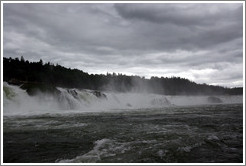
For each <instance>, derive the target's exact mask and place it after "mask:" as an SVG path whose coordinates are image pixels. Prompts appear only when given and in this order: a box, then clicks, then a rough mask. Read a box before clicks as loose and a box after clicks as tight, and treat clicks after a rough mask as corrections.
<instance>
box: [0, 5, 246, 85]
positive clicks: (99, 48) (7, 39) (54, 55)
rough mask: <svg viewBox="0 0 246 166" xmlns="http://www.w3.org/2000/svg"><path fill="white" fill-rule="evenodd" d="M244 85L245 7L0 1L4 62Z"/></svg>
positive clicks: (216, 83) (213, 83) (100, 72)
mask: <svg viewBox="0 0 246 166" xmlns="http://www.w3.org/2000/svg"><path fill="white" fill-rule="evenodd" d="M21 56H23V57H24V58H25V59H26V60H29V61H39V60H40V59H42V60H43V61H44V62H52V63H53V64H60V65H62V66H65V67H68V68H77V69H80V70H83V71H84V72H88V73H93V74H106V73H107V72H109V73H112V72H115V73H122V74H126V75H138V76H141V77H145V78H150V77H151V76H157V77H172V76H176V77H182V78H187V79H190V80H191V81H194V82H196V83H206V84H209V85H219V86H224V87H239V86H243V4H242V3H156V4H155V3H107V4H105V3H93V4H83V3H78V4H77V3H76V4H73V3H63V4H57V3H56V4H51V3H43V4H31V3H29V4H28V3H27V4H25V3H17V4H13V3H5V4H3V57H19V58H20V57H21Z"/></svg>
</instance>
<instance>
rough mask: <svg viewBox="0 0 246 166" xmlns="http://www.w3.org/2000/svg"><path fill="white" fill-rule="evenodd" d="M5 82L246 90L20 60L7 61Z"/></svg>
mask: <svg viewBox="0 0 246 166" xmlns="http://www.w3.org/2000/svg"><path fill="white" fill-rule="evenodd" d="M3 80H4V81H6V82H9V83H15V84H18V83H19V84H20V83H36V84H45V85H48V86H53V87H54V86H59V87H66V88H80V89H93V90H112V91H117V92H129V91H135V92H149V93H157V94H166V95H214V94H216V95H239V94H243V88H224V87H220V86H211V85H207V84H197V83H195V82H192V81H190V80H188V79H184V78H180V77H172V78H164V77H161V78H159V77H151V78H150V79H145V78H144V77H139V76H127V75H123V74H116V73H113V74H109V73H108V74H106V75H104V74H88V73H86V72H83V71H81V70H78V69H70V68H65V67H63V66H60V65H58V64H56V65H54V64H51V63H50V62H48V63H43V61H42V60H40V61H39V62H29V61H28V60H25V59H24V58H23V57H21V58H20V59H18V58H15V59H12V58H3Z"/></svg>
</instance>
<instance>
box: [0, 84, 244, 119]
mask: <svg viewBox="0 0 246 166" xmlns="http://www.w3.org/2000/svg"><path fill="white" fill-rule="evenodd" d="M4 87H5V88H8V89H9V90H10V91H11V95H9V94H8V95H7V94H6V93H5V91H3V115H4V116H6V115H36V114H46V113H50V114H57V113H62V114H64V113H84V112H103V111H115V110H117V109H125V110H131V109H145V108H164V107H172V106H188V105H204V104H209V102H208V100H207V99H208V96H167V95H166V96H165V95H158V94H147V93H114V92H102V93H103V94H105V95H106V97H105V96H102V97H100V96H99V97H98V96H96V95H95V94H94V91H92V90H79V89H66V88H57V89H58V90H59V91H60V93H59V94H47V93H41V92H40V93H39V94H36V95H35V96H29V95H28V94H27V92H26V91H25V90H22V89H21V88H19V87H18V86H12V85H9V84H7V83H6V82H4ZM217 97H218V98H220V99H221V100H222V102H223V104H232V103H243V96H217Z"/></svg>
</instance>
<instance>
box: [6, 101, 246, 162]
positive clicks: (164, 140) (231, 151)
mask: <svg viewBox="0 0 246 166" xmlns="http://www.w3.org/2000/svg"><path fill="white" fill-rule="evenodd" d="M3 129H4V130H3V140H4V141H3V145H4V146H3V159H4V163H9V162H10V163H23V162H24V163H37V162H38V163H44V162H49V163H54V162H94V163H95V162H98V163H142V162H144V163H166V162H167V163H173V162H178V163H193V162H195V163H210V162H212V163H213V162H218V163H227V162H228V163H241V162H243V105H242V104H240V105H211V106H197V107H174V108H163V109H152V110H150V109H146V110H132V111H129V110H128V111H127V110H123V111H118V112H117V113H91V114H88V113H84V114H73V115H72V114H70V115H69V114H66V115H65V114H63V115H62V114H60V115H58V114H57V115H48V114H46V115H40V116H19V117H13V116H12V117H4V122H3Z"/></svg>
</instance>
